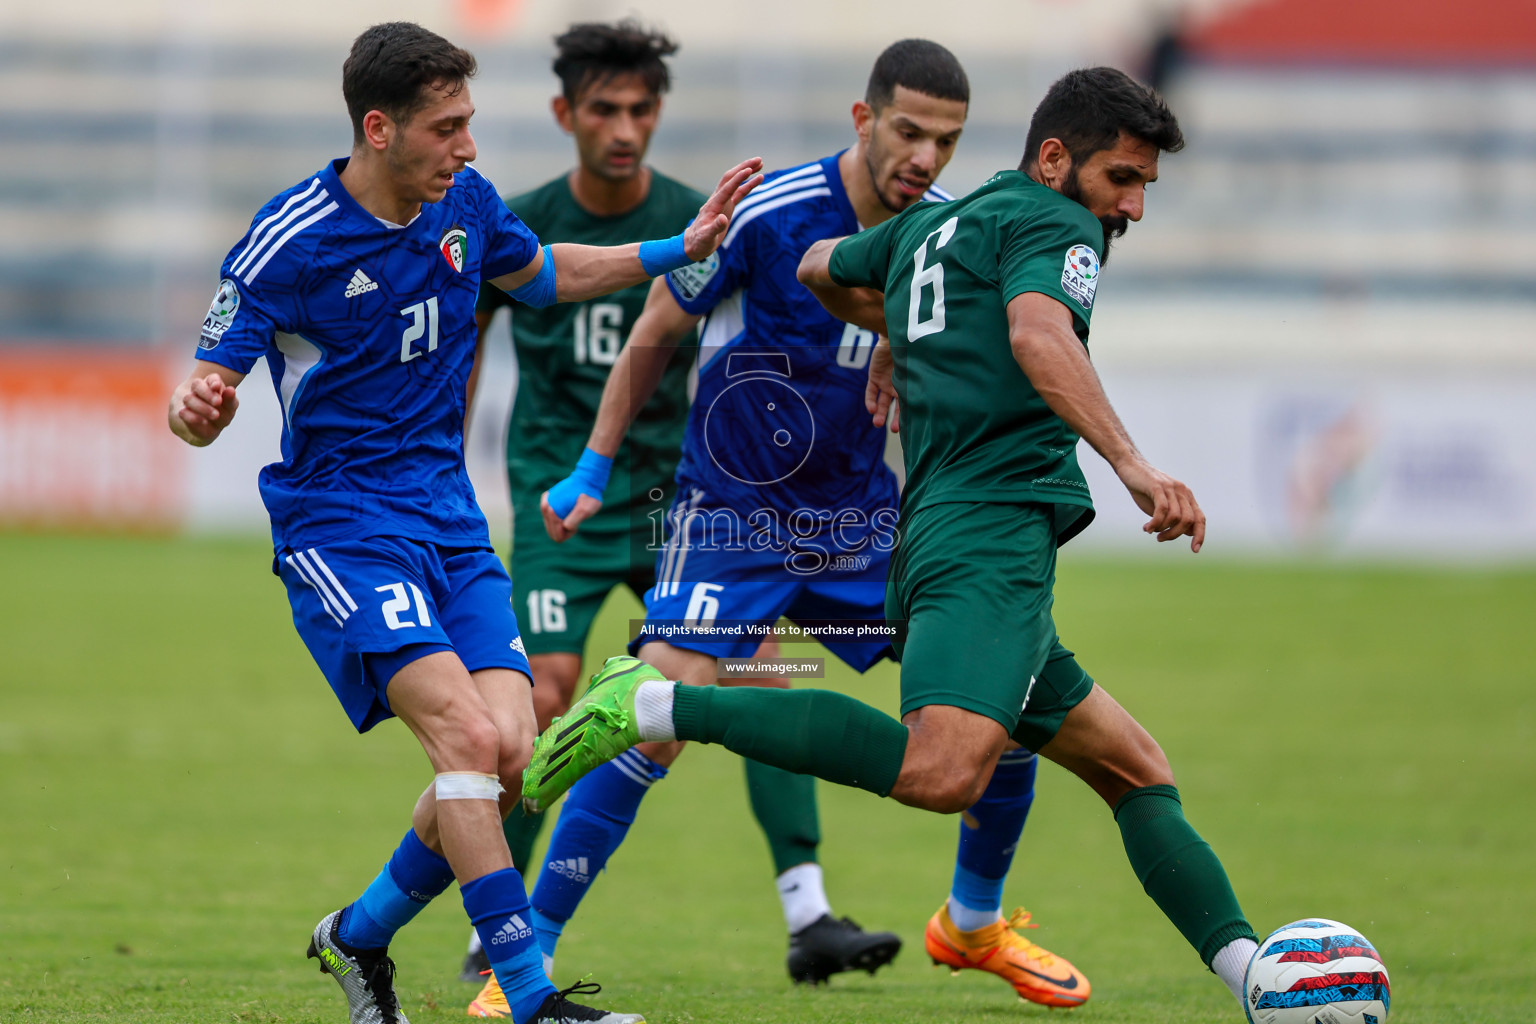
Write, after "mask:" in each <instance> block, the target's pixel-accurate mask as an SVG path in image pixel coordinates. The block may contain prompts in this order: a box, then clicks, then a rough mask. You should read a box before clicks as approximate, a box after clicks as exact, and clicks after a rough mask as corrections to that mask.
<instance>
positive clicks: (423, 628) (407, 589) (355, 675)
mask: <svg viewBox="0 0 1536 1024" xmlns="http://www.w3.org/2000/svg"><path fill="white" fill-rule="evenodd" d="M277 566H278V575H279V576H280V577H281V578H282V581H283V585H284V586H286V587H287V588H288V603H289V604H290V605H291V606H292V608H293V624H294V627H295V628H297V629H298V631H299V636H300V637H301V638H302V639H303V640H304V646H305V647H307V648H309V653H310V655H311V656H312V657H313V658H314V659H315V664H317V665H319V666H320V671H321V672H323V673H325V679H326V682H328V683H330V684H331V689H332V690H334V691H335V692H336V699H337V700H339V701H341V706H342V707H343V708H345V709H346V712H347V717H348V718H350V719H351V720H352V725H353V726H354V727H355V728H356V729H357V731H358V732H367V731H368V730H369V729H371V728H373V727H374V726H375V725H377V724H378V723H380V722H382V721H383V720H384V719H386V718H391V717H393V715H394V712H392V711H390V709H389V702H388V700H387V699H386V696H385V692H384V691H385V687H387V686H388V685H389V681H390V679H391V678H392V677H393V675H394V673H395V671H397V670H398V669H399V668H401V667H402V666H403V665H404V664H406V663H408V661H409V660H414V659H409V658H408V659H406V660H405V661H401V660H400V659H399V658H390V657H387V656H388V655H391V654H395V653H396V652H399V651H401V649H402V648H406V647H410V648H412V649H413V650H412V652H407V653H415V651H417V650H419V652H420V654H421V655H425V654H429V653H431V652H432V651H434V650H451V651H453V652H454V653H456V654H457V655H458V657H459V660H460V661H462V662H463V663H464V667H465V668H466V669H468V670H469V671H471V672H478V671H480V670H481V669H486V668H509V669H514V670H515V671H518V672H521V673H523V674H524V675H527V676H528V677H529V678H530V679H531V678H532V674H531V673H530V672H529V669H528V656H527V655H526V654H524V653H523V641H522V638H521V637H520V636H519V635H518V631H517V615H516V614H515V613H514V612H513V610H512V581H511V580H510V579H509V578H508V577H507V570H506V569H505V568H504V567H503V566H502V564H501V559H499V558H497V557H496V553H495V552H494V551H492V550H490V549H489V548H444V547H439V546H437V545H436V544H430V543H426V542H424V541H416V540H406V539H403V538H398V537H368V538H366V539H364V540H358V541H338V542H336V543H334V544H323V545H321V546H320V547H314V548H304V549H302V550H293V549H290V548H285V549H283V550H282V551H280V552H279V553H278V558H277ZM381 656H383V657H381Z"/></svg>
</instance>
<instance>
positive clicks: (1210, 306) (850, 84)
mask: <svg viewBox="0 0 1536 1024" xmlns="http://www.w3.org/2000/svg"><path fill="white" fill-rule="evenodd" d="M930 6H931V5H927V4H923V3H918V2H915V0H889V2H882V3H873V2H858V3H851V2H849V3H837V4H826V3H818V2H815V0H781V2H778V3H775V4H773V5H771V11H765V10H764V8H763V7H762V6H761V5H749V4H740V3H717V4H707V5H706V4H698V3H693V2H684V0H648V2H647V3H644V4H640V5H635V4H631V3H627V2H605V0H581V2H554V0H522V2H519V0H436V2H408V0H386V2H382V3H380V2H373V3H362V2H356V0H339V2H332V3H328V4H324V5H314V4H307V3H302V2H297V0H269V2H267V3H263V4H244V3H240V4H237V3H206V2H192V0H165V2H160V3H154V2H149V0H138V2H132V3H123V4H107V3H100V2H97V0H59V2H53V3H46V4H44V3H33V4H9V5H6V6H5V7H4V8H3V9H0V82H3V83H4V84H3V88H0V225H3V230H0V521H3V522H8V523H26V524H29V525H33V526H36V525H58V524H67V525H79V524H94V525H106V526H118V525H133V526H140V527H145V526H147V527H151V528H155V529H161V530H164V529H172V530H176V529H183V528H191V529H195V530H202V531H209V530H213V531H226V530H237V531H238V530H248V531H256V532H259V531H260V530H261V528H262V526H263V523H264V515H263V512H262V509H261V506H260V503H259V500H258V499H257V496H256V491H255V485H254V471H255V469H256V467H258V466H259V465H261V464H263V463H264V462H266V461H269V460H270V459H271V458H273V457H275V454H276V430H277V422H278V421H277V415H278V414H277V408H276V404H275V402H274V401H272V400H271V396H270V394H268V392H269V390H270V389H268V388H266V387H265V386H261V387H254V388H248V389H247V391H246V395H245V406H244V408H245V412H244V415H245V417H246V422H245V423H244V429H242V430H239V431H235V432H233V433H232V434H231V436H229V437H228V438H226V439H225V441H224V442H223V443H222V454H221V455H220V457H218V458H200V457H197V456H196V455H195V453H193V452H191V451H189V450H185V449H183V448H182V447H181V446H179V445H177V444H175V443H174V442H173V440H172V439H171V437H170V436H169V435H168V434H167V433H166V432H165V431H164V429H163V428H162V426H161V423H160V413H159V409H160V406H161V404H162V398H163V392H164V391H165V388H166V381H167V380H169V379H171V378H172V377H175V376H177V375H179V374H181V373H182V372H183V368H184V366H185V364H186V360H187V359H188V358H189V356H190V354H191V347H190V346H191V339H192V338H193V335H194V333H195V330H196V327H197V325H198V323H199V322H200V317H201V316H202V313H203V311H204V310H205V309H206V304H207V302H208V299H209V296H210V295H211V294H212V292H213V288H214V286H215V284H216V283H217V280H216V279H217V264H218V261H219V259H220V257H221V255H222V254H223V253H224V252H225V251H226V250H227V247H228V246H229V245H230V244H231V242H232V241H233V240H234V239H236V238H238V236H239V235H240V233H241V231H242V230H243V228H244V226H245V225H246V224H247V223H248V219H249V217H250V215H251V212H252V211H253V210H255V209H256V208H257V206H258V205H259V204H260V203H261V202H262V201H264V199H265V198H266V197H268V196H270V195H271V194H272V193H273V192H275V191H276V190H278V189H279V188H281V187H283V186H285V185H286V184H287V183H289V182H292V181H294V180H297V179H298V178H300V177H302V176H303V175H304V174H306V173H308V172H310V171H312V170H313V169H314V168H315V167H317V166H319V165H320V163H321V162H322V161H323V160H325V159H327V158H328V157H330V156H331V155H334V154H338V153H341V152H344V151H345V150H346V149H347V148H348V144H349V134H348V125H347V120H346V114H345V110H344V108H343V107H342V104H341V100H340V96H339V85H338V82H339V66H340V62H341V59H342V57H343V56H344V55H345V52H346V49H347V46H348V44H349V42H350V40H351V38H352V36H353V35H354V34H355V33H356V32H357V31H358V29H359V27H360V26H363V25H365V24H367V23H370V22H373V21H377V20H382V19H387V18H395V17H399V18H410V19H415V20H420V21H422V22H424V23H426V24H428V25H430V26H432V27H434V28H436V29H439V30H441V31H443V32H445V33H446V34H448V35H450V36H452V37H454V38H457V39H461V40H464V41H466V42H467V43H468V44H469V45H471V46H472V47H473V48H474V49H475V51H476V52H477V53H478V55H479V56H480V58H481V69H482V70H481V74H480V77H479V79H478V80H477V82H476V83H475V86H474V89H475V98H476V101H477V104H478V108H479V113H478V115H477V117H476V122H475V125H476V129H477V131H476V137H477V141H478V142H479V146H480V154H481V155H480V159H479V161H478V166H479V167H480V168H481V169H482V170H483V171H484V172H485V173H486V174H487V175H488V176H490V178H491V179H492V180H493V181H495V182H496V183H497V185H498V186H499V187H500V188H501V189H502V190H503V191H505V192H511V191H516V190H520V189H522V188H525V187H528V186H530V185H532V184H535V183H537V182H540V181H543V180H545V179H547V178H548V177H550V176H552V175H554V174H556V173H558V172H559V171H561V170H562V169H564V168H565V167H567V166H568V165H569V161H570V149H569V143H568V141H567V140H566V139H565V138H564V137H563V136H562V135H561V134H560V133H559V131H558V130H557V129H556V127H555V125H554V124H553V121H552V119H551V117H550V116H549V113H548V99H549V97H550V95H551V94H552V93H553V79H552V77H551V76H550V74H549V70H548V53H549V48H548V41H549V39H550V37H551V35H552V34H554V33H555V32H556V31H557V30H558V29H560V28H561V27H562V26H564V25H565V24H567V23H568V22H569V21H571V20H574V19H584V18H610V17H617V16H622V15H625V14H635V15H638V16H640V17H642V18H643V19H645V20H647V21H650V22H653V23H656V24H658V25H661V26H664V27H667V28H668V29H670V30H671V31H673V32H674V33H675V34H676V35H677V37H678V38H679V39H680V40H681V41H682V43H683V49H682V52H681V53H680V55H679V56H678V57H677V59H676V61H675V71H676V87H675V89H674V91H673V93H672V95H671V96H670V97H669V98H668V102H667V111H666V116H665V118H664V120H663V124H662V128H661V130H660V132H659V133H658V135H657V138H656V142H655V145H654V148H653V155H652V159H653V162H654V163H656V164H657V165H658V166H660V167H662V168H665V169H667V170H668V171H669V173H672V174H674V175H677V176H680V177H682V178H683V179H685V180H691V181H693V182H695V183H700V182H706V181H710V180H713V177H714V175H715V174H716V173H718V171H717V169H718V168H719V167H721V166H724V165H725V164H726V163H727V162H728V161H730V160H734V159H736V158H737V157H739V156H741V155H746V154H750V153H760V154H762V155H763V156H764V157H765V158H766V160H767V162H768V164H769V166H783V165H788V164H792V163H795V162H798V161H802V160H806V159H811V158H814V157H816V156H818V155H820V154H824V153H826V152H828V151H831V150H834V149H836V148H838V147H840V146H842V145H844V144H845V142H846V140H847V139H848V137H849V116H848V107H849V105H850V103H851V101H852V100H853V99H854V98H856V97H857V96H858V95H860V93H861V90H862V87H863V81H864V77H865V76H866V74H867V72H868V68H869V65H870V63H871V61H872V60H873V57H874V55H875V54H876V53H878V51H879V50H880V48H881V47H882V46H884V45H885V44H886V43H887V42H889V41H890V40H891V39H893V38H896V37H898V36H901V35H907V34H926V35H930V36H933V37H935V38H937V39H939V40H941V41H942V42H944V43H946V44H947V45H949V46H950V47H951V48H953V49H954V50H955V51H956V53H957V54H958V55H959V56H960V57H961V59H962V61H963V62H964V63H965V65H966V67H967V69H968V71H969V73H970V75H971V77H972V81H973V91H974V96H975V100H974V103H973V106H972V113H971V117H970V122H969V124H968V127H967V131H966V136H965V138H964V140H963V141H962V143H961V146H960V148H959V152H958V155H957V156H956V158H955V160H954V162H953V163H952V164H951V166H950V168H949V169H948V171H947V172H946V174H945V175H944V177H943V179H942V181H941V183H942V184H943V185H945V186H946V187H947V188H949V189H950V190H951V191H953V192H956V193H962V192H964V191H967V190H969V189H970V188H972V187H974V186H975V185H977V184H979V183H980V182H981V181H982V180H984V179H985V178H986V177H987V176H988V175H989V174H991V173H992V172H993V171H994V170H996V169H998V168H1001V167H1012V166H1014V165H1016V163H1017V161H1018V158H1019V154H1020V151H1021V146H1022V138H1023V130H1024V126H1025V124H1026V123H1027V119H1028V115H1029V112H1030V110H1031V109H1032V108H1033V106H1034V103H1035V102H1036V100H1037V99H1038V98H1039V96H1040V95H1041V94H1042V92H1043V90H1044V88H1045V86H1046V85H1047V84H1048V83H1049V82H1050V81H1051V80H1052V79H1053V78H1054V77H1055V76H1056V75H1057V74H1059V73H1060V72H1062V71H1063V70H1065V69H1067V68H1070V67H1072V66H1076V65H1080V64H1084V63H1089V62H1109V63H1114V64H1117V65H1120V66H1122V67H1126V68H1128V69H1130V70H1133V71H1136V72H1137V73H1139V74H1141V75H1142V76H1143V77H1147V78H1150V79H1152V80H1154V81H1156V82H1157V84H1159V85H1160V86H1161V87H1162V88H1163V89H1164V90H1165V91H1166V93H1167V95H1168V96H1169V98H1170V100H1171V102H1172V104H1173V105H1174V107H1175V109H1176V111H1177V112H1178V113H1179V114H1180V116H1181V118H1182V119H1183V122H1184V124H1185V126H1186V132H1187V135H1188V138H1189V146H1188V148H1187V150H1186V151H1185V152H1183V153H1181V154H1178V155H1177V156H1174V157H1172V158H1169V159H1167V160H1166V161H1165V162H1164V168H1163V180H1162V181H1160V182H1159V183H1158V184H1157V185H1156V187H1155V188H1154V189H1153V191H1152V194H1151V197H1150V200H1149V204H1148V213H1147V217H1146V220H1145V221H1144V222H1143V223H1142V224H1141V225H1138V226H1137V227H1135V228H1134V229H1133V230H1132V231H1131V232H1130V233H1129V234H1128V235H1127V237H1126V238H1125V239H1123V240H1122V241H1121V242H1120V243H1119V244H1118V245H1117V246H1116V249H1115V252H1114V257H1113V260H1112V261H1111V264H1110V267H1109V269H1108V271H1107V274H1106V277H1105V283H1104V296H1105V300H1106V301H1104V302H1103V303H1102V304H1101V306H1102V310H1101V312H1100V314H1099V317H1098V320H1097V323H1096V325H1095V332H1094V341H1093V347H1094V352H1095V358H1096V360H1097V361H1098V363H1099V365H1100V368H1101V372H1102V373H1103V374H1104V376H1105V378H1106V381H1107V383H1108V386H1109V388H1110V392H1111V395H1112V397H1113V398H1114V399H1115V400H1116V401H1117V402H1118V403H1119V404H1120V406H1121V407H1122V409H1123V411H1124V413H1125V415H1126V418H1127V419H1128V421H1129V422H1130V423H1131V424H1132V428H1133V431H1134V433H1135V434H1136V436H1137V437H1138V438H1139V440H1140V442H1141V444H1142V446H1143V447H1144V448H1145V449H1147V450H1148V452H1149V453H1150V454H1151V455H1152V456H1153V457H1154V458H1155V459H1156V460H1158V461H1160V462H1161V463H1166V465H1167V467H1168V468H1169V469H1170V470H1171V471H1173V472H1175V473H1178V474H1181V475H1183V476H1185V477H1186V478H1187V479H1189V480H1190V482H1191V483H1192V484H1193V486H1194V487H1195V490H1196V493H1197V494H1199V495H1200V496H1201V497H1202V499H1203V500H1204V501H1205V504H1206V506H1207V508H1208V510H1209V512H1210V514H1211V518H1212V531H1213V532H1212V537H1213V541H1212V544H1211V550H1212V551H1213V553H1214V552H1220V551H1223V550H1226V551H1234V550H1239V551H1247V552H1264V553H1272V554H1282V555H1284V554H1288V553H1295V552H1303V553H1307V554H1311V555H1315V554H1318V553H1331V552H1343V553H1366V554H1373V555H1375V554H1385V555H1387V556H1390V557H1404V558H1414V559H1424V558H1428V559H1435V560H1444V559H1451V560H1456V559H1461V558H1468V557H1480V558H1483V559H1495V560H1497V559H1502V558H1505V557H1511V556H1513V557H1519V558H1522V559H1529V558H1531V557H1532V556H1536V445H1532V444H1530V443H1529V439H1530V438H1531V437H1533V436H1536V318H1533V314H1536V232H1533V230H1532V229H1533V228H1536V188H1533V187H1532V185H1533V183H1536V6H1533V4H1532V3H1530V2H1529V0H1412V2H1407V0H1355V2H1353V3H1350V4H1346V5H1339V4H1334V3H1330V2H1326V0H1242V2H1239V0H1201V2H1198V3H1186V4H1179V5H1175V4H1173V3H1171V2H1167V0H968V2H966V3H963V4H959V5H956V6H955V7H953V8H947V9H946V14H945V16H944V17H943V18H941V19H938V20H937V21H936V20H935V19H934V18H933V17H932V15H931V14H930V13H929V11H930ZM506 351H507V349H506V348H505V347H504V346H496V347H495V353H496V355H497V356H498V358H497V359H496V360H495V361H494V362H493V365H492V366H491V367H490V368H489V372H490V373H491V375H492V381H493V382H495V384H496V385H497V386H492V387H489V388H487V389H485V391H484V392H483V393H484V394H488V395H499V396H502V398H503V400H504V399H505V396H506V395H508V394H510V390H511V388H510V376H511V374H513V373H514V372H515V368H514V367H512V366H511V365H510V360H509V359H508V358H507V357H506V356H505V353H506ZM81 374H86V375H89V379H90V380H91V381H92V382H93V383H92V387H91V395H92V399H91V401H89V402H88V403H85V405H84V407H83V408H82V407H80V406H79V405H77V404H76V403H64V402H61V401H59V396H60V395H61V394H62V393H63V390H64V389H65V388H68V387H73V386H76V385H77V384H78V382H79V381H80V380H81V377H80V375H81ZM480 412H481V415H480V416H478V417H477V421H476V424H475V429H474V431H473V436H472V439H471V452H472V461H473V470H474V473H475V476H476V479H477V481H478V482H479V490H480V495H481V498H482V501H483V502H484V503H485V505H486V506H487V510H488V511H489V512H490V513H491V515H492V517H493V520H495V521H496V522H498V523H504V522H505V521H506V519H507V508H506V500H505V497H504V494H503V489H502V486H501V484H500V482H499V477H498V474H499V473H500V471H501V470H500V465H499V463H500V458H499V453H500V450H501V437H500V434H499V430H500V424H501V423H502V422H504V419H503V416H504V413H505V406H504V404H503V405H502V406H501V407H500V408H498V407H496V406H495V404H494V403H486V404H485V406H484V407H483V408H482V409H481V410H480ZM1086 461H1087V462H1089V463H1091V464H1092V467H1091V470H1090V471H1091V472H1093V473H1094V476H1095V479H1094V480H1093V482H1094V483H1095V484H1097V485H1103V484H1105V483H1107V481H1106V479H1105V473H1104V471H1103V469H1104V467H1102V465H1101V464H1099V463H1098V462H1097V460H1096V459H1094V458H1092V457H1090V458H1089V459H1087V460H1086ZM1101 493H1102V492H1101ZM1103 504H1104V505H1105V506H1106V508H1105V509H1104V511H1103V512H1102V513H1101V515H1103V516H1104V518H1103V520H1102V521H1101V523H1100V525H1099V526H1098V527H1097V528H1096V529H1094V530H1093V531H1090V533H1089V535H1088V536H1087V537H1085V538H1084V544H1085V545H1088V544H1097V545H1107V546H1124V545H1126V544H1134V543H1135V542H1136V540H1137V539H1138V538H1137V537H1136V534H1135V531H1134V530H1131V529H1129V528H1128V527H1129V526H1130V524H1131V523H1132V522H1133V521H1134V515H1133V514H1132V513H1131V511H1130V510H1129V506H1128V505H1126V506H1125V507H1124V508H1122V507H1121V506H1122V505H1124V503H1121V502H1104V503H1103Z"/></svg>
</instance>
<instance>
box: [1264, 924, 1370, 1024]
mask: <svg viewBox="0 0 1536 1024" xmlns="http://www.w3.org/2000/svg"><path fill="white" fill-rule="evenodd" d="M1243 992H1244V994H1245V996H1246V997H1247V998H1246V999H1244V1001H1243V1006H1244V1008H1245V1009H1246V1010H1247V1011H1248V1020H1249V1021H1250V1022H1253V1024H1386V1021H1387V1010H1388V1008H1389V1007H1391V1005H1392V986H1391V984H1390V983H1389V982H1388V981H1387V968H1386V966H1385V965H1384V964H1383V963H1382V962H1381V957H1380V956H1379V955H1378V954H1377V953H1376V947H1374V946H1372V945H1371V944H1370V942H1369V941H1368V940H1367V939H1366V937H1365V936H1364V935H1361V934H1360V933H1359V932H1358V931H1356V930H1355V929H1353V928H1351V927H1350V926H1349V925H1347V924H1340V923H1339V922H1337V921H1328V920H1324V919H1323V918H1309V919H1307V920H1305V921H1293V922H1291V923H1290V924H1288V925H1286V926H1285V927H1283V928H1279V929H1276V930H1275V931H1273V932H1271V933H1270V935H1269V937H1268V938H1266V939H1265V940H1264V941H1263V942H1261V943H1259V950H1258V952H1257V953H1255V954H1254V956H1253V959H1252V960H1251V961H1250V962H1249V964H1248V972H1247V974H1246V975H1245V976H1244V979H1243Z"/></svg>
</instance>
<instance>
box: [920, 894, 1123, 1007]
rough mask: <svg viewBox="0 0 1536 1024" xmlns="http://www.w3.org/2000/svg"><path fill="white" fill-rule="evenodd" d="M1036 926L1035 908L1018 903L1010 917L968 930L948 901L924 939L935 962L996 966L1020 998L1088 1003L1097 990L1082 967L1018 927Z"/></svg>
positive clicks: (954, 967) (953, 967)
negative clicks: (1033, 919) (956, 919)
mask: <svg viewBox="0 0 1536 1024" xmlns="http://www.w3.org/2000/svg"><path fill="white" fill-rule="evenodd" d="M1036 927H1039V926H1038V925H1034V924H1031V923H1030V921H1029V911H1027V910H1025V909H1024V908H1023V907H1018V908H1016V909H1015V910H1014V912H1013V913H1012V914H1010V915H1008V918H1007V920H1001V919H1000V920H998V921H997V922H995V923H994V924H989V925H987V926H986V927H985V928H978V929H977V930H976V931H974V932H963V931H961V930H960V929H958V928H956V927H955V923H954V922H953V921H951V920H950V917H949V904H948V903H945V904H944V905H943V906H942V907H940V908H939V912H938V913H936V914H934V915H933V917H931V918H929V919H928V927H927V928H925V929H924V930H923V944H924V945H925V946H927V948H928V955H929V957H931V958H932V959H933V963H934V966H935V967H937V966H939V965H941V964H942V965H944V966H946V967H948V968H949V969H950V973H951V974H959V973H960V972H961V971H963V970H965V969H967V968H971V969H974V970H978V971H990V972H991V973H993V974H995V975H997V976H998V977H999V978H1002V979H1003V980H1004V981H1006V982H1008V984H1010V985H1012V986H1013V988H1014V991H1015V992H1017V993H1018V994H1019V998H1020V999H1027V1000H1029V1001H1030V1002H1032V1003H1039V1004H1040V1005H1042V1006H1081V1005H1083V1004H1084V1003H1086V1002H1087V1001H1088V995H1089V993H1090V992H1091V991H1092V989H1091V988H1090V986H1089V985H1088V979H1087V978H1085V977H1083V974H1082V972H1081V971H1079V970H1078V969H1077V968H1076V967H1073V966H1072V965H1071V964H1069V963H1067V961H1065V960H1063V959H1062V958H1061V957H1059V956H1057V955H1056V954H1055V953H1051V952H1049V951H1047V950H1044V949H1041V948H1040V947H1039V946H1037V945H1035V944H1034V943H1033V942H1030V941H1029V940H1028V939H1026V938H1025V937H1024V936H1022V935H1020V934H1019V932H1018V929H1020V928H1036Z"/></svg>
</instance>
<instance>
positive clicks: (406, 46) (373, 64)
mask: <svg viewBox="0 0 1536 1024" xmlns="http://www.w3.org/2000/svg"><path fill="white" fill-rule="evenodd" d="M475 70H476V65H475V55H474V54H472V53H470V52H469V51H468V50H465V49H461V48H460V47H457V46H454V45H453V44H452V43H450V42H449V41H448V40H446V39H444V38H443V37H442V36H440V35H438V34H437V33H436V32H429V31H427V30H426V29H424V28H422V27H421V26H420V25H417V24H414V23H413V22H409V21H389V22H385V23H384V24H382V25H375V26H373V27H372V28H370V29H368V30H367V31H365V32H364V33H363V34H362V35H360V36H358V37H357V38H356V39H355V40H353V41H352V52H351V53H349V54H347V60H346V63H344V64H343V65H342V66H341V95H342V96H343V97H344V98H345V99H346V101H347V113H348V114H350V115H351V117H352V141H353V142H361V141H362V139H363V118H364V117H365V116H367V114H368V111H370V110H379V111H382V112H384V113H385V114H388V115H389V117H390V119H391V120H394V121H399V122H405V121H409V120H410V119H411V116H412V115H413V114H415V113H416V111H418V110H420V109H421V108H422V107H424V106H426V105H427V103H428V97H427V96H426V95H424V93H425V90H427V89H430V88H434V87H438V86H446V87H447V89H448V93H449V95H453V94H455V93H457V92H458V91H459V90H460V89H462V88H464V83H465V82H466V81H467V80H469V79H471V78H473V77H474V76H475Z"/></svg>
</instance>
